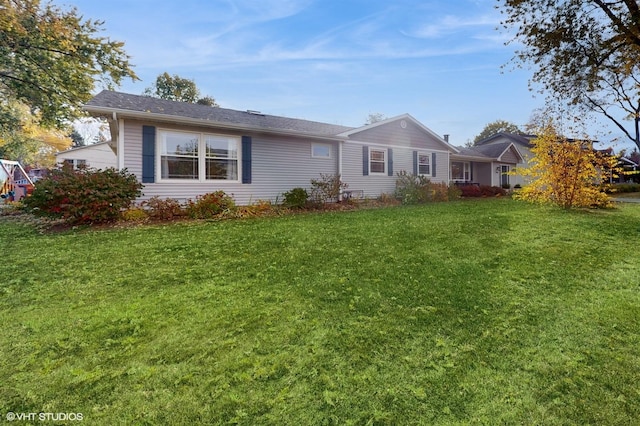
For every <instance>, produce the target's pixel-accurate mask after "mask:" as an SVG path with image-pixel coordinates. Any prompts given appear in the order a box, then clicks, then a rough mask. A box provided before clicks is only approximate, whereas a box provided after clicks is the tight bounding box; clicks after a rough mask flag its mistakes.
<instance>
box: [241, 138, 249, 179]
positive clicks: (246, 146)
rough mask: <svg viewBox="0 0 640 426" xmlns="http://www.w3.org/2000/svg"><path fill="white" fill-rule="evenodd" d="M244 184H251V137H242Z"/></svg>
mask: <svg viewBox="0 0 640 426" xmlns="http://www.w3.org/2000/svg"><path fill="white" fill-rule="evenodd" d="M242 183H251V136H243V137H242Z"/></svg>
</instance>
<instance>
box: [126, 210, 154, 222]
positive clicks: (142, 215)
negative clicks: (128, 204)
mask: <svg viewBox="0 0 640 426" xmlns="http://www.w3.org/2000/svg"><path fill="white" fill-rule="evenodd" d="M148 218H149V213H147V211H146V210H145V209H143V208H141V207H132V208H130V209H127V210H125V211H123V212H122V220H125V221H127V222H144V221H145V220H147V219H148Z"/></svg>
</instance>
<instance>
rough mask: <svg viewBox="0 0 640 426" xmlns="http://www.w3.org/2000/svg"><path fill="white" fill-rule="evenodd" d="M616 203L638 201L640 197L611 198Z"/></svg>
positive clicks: (639, 201)
mask: <svg viewBox="0 0 640 426" xmlns="http://www.w3.org/2000/svg"><path fill="white" fill-rule="evenodd" d="M611 201H615V202H616V203H640V198H612V199H611Z"/></svg>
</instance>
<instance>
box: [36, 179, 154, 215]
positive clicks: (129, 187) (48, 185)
mask: <svg viewBox="0 0 640 426" xmlns="http://www.w3.org/2000/svg"><path fill="white" fill-rule="evenodd" d="M141 191H142V184H141V183H140V182H138V181H137V179H136V177H135V175H133V174H131V173H128V172H127V171H126V170H120V171H118V170H115V169H113V168H108V169H105V170H96V169H92V168H83V169H76V170H74V169H72V168H71V167H63V168H62V169H58V170H51V171H50V172H49V174H48V175H47V177H45V178H43V179H40V180H39V181H38V184H37V185H36V187H35V189H34V190H33V193H32V194H31V196H29V197H27V198H25V199H24V204H25V206H26V207H27V208H28V209H29V210H30V211H31V212H33V213H34V214H38V215H43V216H48V217H53V218H62V219H64V220H65V221H67V222H68V223H72V224H83V223H100V222H112V221H115V220H117V219H119V218H120V215H121V212H122V210H124V209H126V208H127V207H129V206H130V205H131V203H132V202H133V200H135V199H136V197H139V196H140V195H141V194H142V192H141Z"/></svg>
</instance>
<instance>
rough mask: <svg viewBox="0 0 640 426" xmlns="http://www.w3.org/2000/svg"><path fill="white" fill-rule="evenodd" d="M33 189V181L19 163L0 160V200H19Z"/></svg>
mask: <svg viewBox="0 0 640 426" xmlns="http://www.w3.org/2000/svg"><path fill="white" fill-rule="evenodd" d="M31 191H33V182H32V181H31V179H29V175H27V172H25V171H24V169H23V168H22V166H21V165H20V163H18V162H17V161H11V160H0V199H1V201H4V202H7V201H20V200H21V199H22V198H24V197H26V196H27V194H30V193H31Z"/></svg>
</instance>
